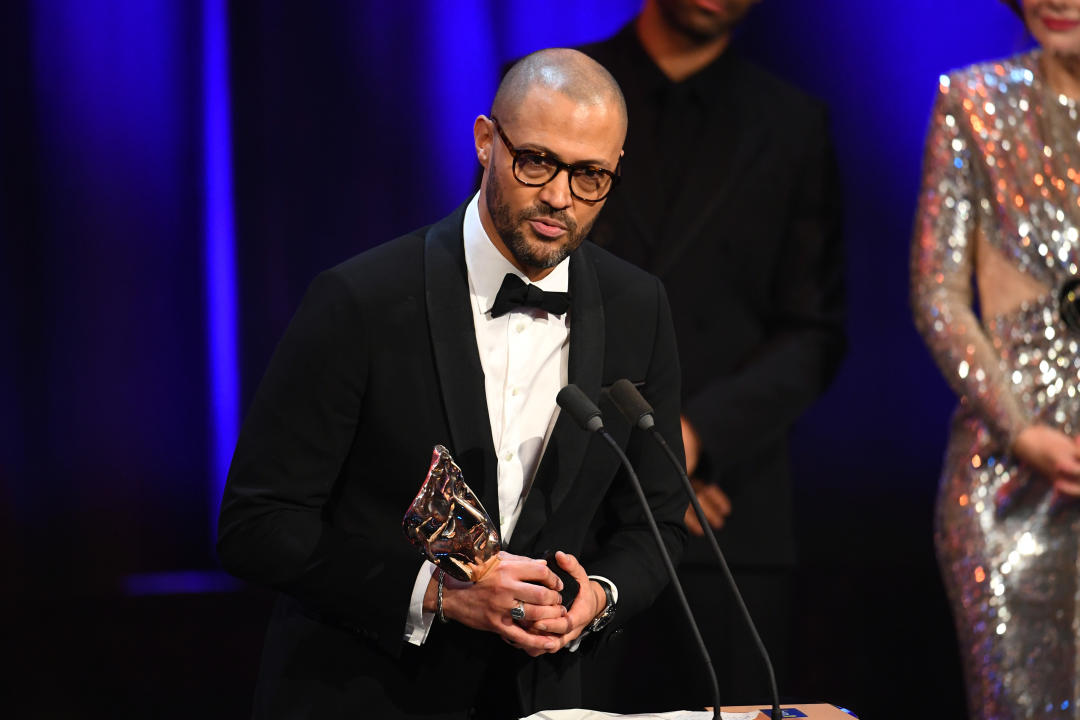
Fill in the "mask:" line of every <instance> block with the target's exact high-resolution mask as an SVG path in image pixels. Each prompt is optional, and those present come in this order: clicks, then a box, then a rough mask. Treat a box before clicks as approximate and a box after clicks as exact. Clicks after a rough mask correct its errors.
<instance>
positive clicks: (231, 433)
mask: <svg viewBox="0 0 1080 720" xmlns="http://www.w3.org/2000/svg"><path fill="white" fill-rule="evenodd" d="M226 22H227V19H226V15H225V2H224V0H204V1H203V93H204V95H203V130H204V133H203V134H204V143H205V145H204V148H203V152H204V162H205V172H206V178H205V182H206V190H205V202H206V205H205V223H206V227H205V232H206V293H207V297H206V314H207V318H206V319H207V328H208V332H209V343H208V348H209V363H210V411H211V422H210V427H211V433H212V437H211V440H210V446H211V452H210V488H209V492H210V532H211V538H212V542H213V540H214V539H215V538H216V536H217V517H218V511H219V509H220V507H221V495H222V492H223V490H224V488H225V477H226V475H227V474H228V470H229V461H230V459H231V458H232V452H233V447H234V445H235V444H236V435H237V425H238V418H239V412H238V405H239V398H238V396H239V380H238V369H237V352H236V260H235V247H234V244H235V243H234V219H233V180H232V138H231V135H230V126H229V119H230V111H229V68H228V54H227V48H226V44H227V40H226V33H227V30H226V28H227V25H226Z"/></svg>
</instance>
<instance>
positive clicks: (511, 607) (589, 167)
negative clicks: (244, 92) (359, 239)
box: [218, 50, 685, 718]
mask: <svg viewBox="0 0 1080 720" xmlns="http://www.w3.org/2000/svg"><path fill="white" fill-rule="evenodd" d="M625 132H626V114H625V105H624V103H623V99H622V95H621V93H620V91H619V88H618V85H617V84H616V83H615V81H614V80H613V79H612V78H611V76H610V75H609V74H608V73H607V72H606V71H605V70H604V69H603V68H602V67H600V66H599V65H598V64H596V63H595V62H594V61H592V60H590V59H589V58H587V57H586V56H584V55H582V54H580V53H578V52H576V51H573V50H550V51H542V52H540V53H536V54H533V55H530V56H528V57H527V58H525V59H523V60H522V61H521V62H519V63H518V64H517V65H515V66H514V68H513V69H512V70H511V71H510V73H508V74H507V76H506V77H505V78H504V80H503V82H502V83H501V85H500V87H499V90H498V93H497V95H496V97H495V100H494V102H493V104H492V111H491V115H490V116H483V115H482V116H480V117H478V118H477V119H476V122H475V125H474V128H473V134H474V142H475V148H476V154H477V157H478V159H479V161H480V164H481V165H482V166H483V167H484V174H483V180H482V183H481V187H480V191H479V193H478V194H477V195H476V196H474V197H473V198H472V199H471V200H469V201H467V202H466V203H465V204H463V205H462V206H461V207H460V208H459V209H458V210H457V211H456V212H454V213H453V214H452V215H450V216H449V217H447V218H444V219H443V220H441V221H439V222H437V223H435V224H434V225H431V226H429V227H426V228H422V229H420V230H417V231H415V232H413V233H410V234H409V235H406V236H404V237H401V238H398V239H396V240H392V241H390V242H388V243H385V244H383V245H381V246H378V247H376V248H374V249H372V250H370V251H368V252H365V253H362V254H360V255H358V256H356V257H354V258H352V259H350V260H347V261H346V262H344V263H342V264H341V265H339V266H337V267H335V268H333V269H331V270H328V271H326V272H324V273H322V274H321V275H320V276H319V277H318V278H316V280H315V281H314V283H313V284H312V286H311V287H310V288H309V290H308V292H307V294H306V296H305V298H304V300H303V302H302V304H301V306H300V308H299V310H298V311H297V313H296V315H295V316H294V318H293V319H292V321H291V323H290V325H289V327H288V329H287V330H286V332H285V335H284V337H283V338H282V340H281V342H280V344H279V345H278V347H277V349H276V351H275V353H274V356H273V358H272V360H271V362H270V366H269V368H268V369H267V372H266V375H265V377H264V378H263V381H262V383H261V384H260V386H259V388H258V391H257V393H256V396H255V398H254V401H253V403H252V407H251V409H250V411H249V414H248V416H247V418H246V419H245V422H244V425H243V428H242V430H241V434H240V439H239V442H238V444H237V449H236V454H235V456H234V459H233V463H232V467H231V469H230V473H229V479H228V483H227V486H226V489H225V497H224V500H223V503H222V510H221V518H220V525H219V543H218V549H219V553H220V556H221V560H222V563H223V565H224V566H225V568H226V569H228V570H229V571H230V572H232V573H234V574H236V575H238V576H239V577H242V578H245V579H248V580H251V581H253V582H256V583H259V584H263V585H267V586H270V587H273V588H275V589H277V590H279V591H280V596H279V600H278V602H277V605H276V607H275V611H274V615H273V618H272V620H271V623H270V627H269V629H268V632H267V637H266V643H265V648H264V651H263V659H262V665H261V668H260V676H259V684H258V688H257V691H256V699H255V714H256V716H258V717H298V716H303V717H320V718H322V717H379V718H397V717H401V718H407V717H423V718H465V717H479V718H487V717H490V718H507V717H518V716H523V715H527V714H530V713H532V712H534V711H537V710H539V709H544V708H558V707H573V706H578V705H580V704H581V692H582V688H581V681H580V673H579V669H578V663H579V658H580V656H581V654H582V653H584V652H588V651H589V650H590V649H591V647H592V646H595V645H596V644H597V642H599V641H602V640H603V639H604V638H605V636H608V635H609V633H611V632H612V628H613V627H617V626H618V625H619V624H620V623H622V622H624V621H625V620H626V619H627V618H629V617H632V616H633V615H634V614H635V613H637V612H639V611H640V610H642V609H644V608H646V607H648V606H649V604H650V603H651V602H652V601H653V599H654V597H655V596H656V594H657V593H658V592H659V591H660V589H661V588H662V587H663V585H664V584H665V582H666V575H665V572H664V566H663V563H662V560H661V558H660V555H659V551H658V549H657V548H656V546H655V544H654V541H653V537H652V534H651V532H650V530H649V527H648V524H647V521H646V519H645V517H644V515H643V512H642V510H641V509H640V508H639V506H638V505H637V502H636V496H635V494H634V492H633V490H632V489H631V488H630V487H629V486H628V484H627V481H626V478H625V477H624V474H623V472H622V470H621V469H620V465H619V461H618V459H617V458H616V456H615V455H614V454H613V453H612V452H611V449H610V448H609V447H607V446H606V444H605V443H604V442H603V441H602V440H600V439H599V438H596V437H595V436H593V435H590V434H587V433H585V432H584V431H582V430H581V429H580V428H578V427H577V426H576V425H575V423H574V421H573V419H572V418H570V417H568V416H567V415H566V414H565V413H560V412H559V410H558V409H557V407H556V404H555V395H556V393H557V392H558V390H559V389H560V388H561V387H562V386H563V385H565V384H566V383H567V382H570V383H574V384H576V385H578V386H579V387H580V388H581V389H582V390H583V391H584V392H585V394H586V395H588V396H589V397H590V398H592V399H593V400H594V401H597V402H598V403H599V404H600V407H601V409H602V410H603V411H604V417H605V418H606V420H607V426H608V429H609V430H610V431H611V433H612V435H613V436H614V437H615V438H616V440H617V441H618V442H619V444H620V445H621V446H622V447H624V448H625V449H626V452H627V454H628V455H629V457H630V459H631V461H632V462H633V464H634V465H635V467H636V468H637V470H638V473H639V475H640V478H641V481H642V483H643V485H644V488H645V492H646V495H647V497H648V498H649V502H650V504H651V505H652V508H653V510H654V512H655V514H656V517H657V522H658V524H659V527H660V530H661V534H662V536H663V538H664V541H665V544H666V545H667V546H668V548H669V549H670V550H671V551H672V552H673V553H674V555H675V556H676V557H678V555H679V554H680V552H681V549H682V546H683V543H684V541H685V528H684V527H683V525H682V514H683V504H684V499H683V498H682V497H681V496H680V488H679V482H678V479H677V476H676V475H675V474H674V472H673V470H672V469H671V467H670V465H669V464H668V462H667V461H666V458H665V457H664V456H663V455H662V454H661V452H660V451H659V450H658V448H657V447H656V446H655V445H654V444H653V443H652V442H650V439H649V438H647V437H644V436H643V435H642V434H640V433H639V431H636V430H632V429H631V428H630V426H629V425H628V424H627V423H625V422H620V421H619V419H618V416H617V413H616V412H614V411H613V408H612V406H611V405H610V403H609V402H608V401H607V399H606V396H605V395H604V393H603V392H602V390H603V388H604V387H605V386H607V385H610V384H611V383H612V382H614V381H615V380H617V379H620V378H628V379H630V380H631V381H634V382H635V383H638V384H639V385H640V387H641V389H642V392H643V394H644V395H645V396H646V398H647V399H648V400H649V401H650V402H651V403H652V404H653V406H654V408H655V409H656V417H657V422H658V424H659V425H660V426H661V428H662V429H663V430H664V431H666V432H669V433H674V432H677V431H678V427H679V425H678V417H679V405H678V403H679V368H678V359H677V355H676V350H675V339H674V333H673V329H672V324H671V319H670V313H669V310H668V306H667V299H666V296H665V292H664V290H663V287H662V286H661V284H660V283H659V281H658V280H657V279H656V278H654V277H652V276H650V275H647V274H646V273H645V272H643V271H641V270H639V269H637V268H635V267H633V266H632V265H630V264H629V263H626V262H625V261H622V260H619V259H617V258H615V257H614V256H612V255H610V254H609V253H607V252H606V251H604V250H602V249H599V248H596V247H593V246H589V245H582V241H583V239H584V237H585V235H586V234H587V232H588V231H589V228H590V227H591V226H592V224H593V222H594V221H595V219H596V217H597V214H598V213H599V212H600V210H601V208H602V207H603V206H604V204H605V201H606V199H607V197H608V194H609V193H610V192H611V191H612V190H613V189H614V186H615V185H616V184H617V176H618V172H619V161H620V157H621V154H622V144H623V139H624V137H625ZM441 161H442V157H439V156H433V157H432V162H433V163H435V164H436V167H433V168H429V170H431V171H437V170H438V167H437V163H438V162H441ZM436 444H444V445H447V446H448V447H449V448H450V449H451V451H452V452H453V455H454V457H455V459H456V461H457V463H458V464H459V465H460V467H461V469H462V471H463V476H464V478H465V480H466V482H468V483H469V485H470V486H471V487H472V489H473V490H474V491H475V493H476V495H477V497H479V498H480V499H481V501H482V502H483V504H484V506H485V507H486V508H487V509H488V510H489V512H490V511H497V512H490V514H491V516H492V517H493V518H494V521H495V522H496V523H497V524H498V526H499V529H500V531H501V535H502V543H503V547H504V552H503V553H502V555H501V556H500V562H498V563H497V564H496V565H495V567H494V569H493V570H491V571H490V572H489V573H488V574H487V575H485V576H484V577H483V578H482V579H481V580H479V581H478V582H476V583H463V582H458V581H456V580H454V579H453V578H451V577H449V576H444V575H443V574H442V572H441V571H439V570H436V569H435V568H434V566H432V565H430V564H429V563H427V562H426V561H424V562H422V561H421V557H420V555H419V554H418V551H417V550H416V549H415V548H413V547H411V546H410V545H409V544H408V542H407V541H406V539H405V536H404V534H403V531H402V516H403V515H404V512H405V510H406V508H407V507H408V505H409V503H410V501H411V500H412V499H413V497H414V495H415V494H416V492H417V489H418V488H419V485H420V483H421V481H422V480H423V477H424V472H425V470H426V468H427V466H428V463H429V460H430V458H431V453H432V448H433V447H434V446H435V445H436ZM548 550H552V551H561V552H560V553H559V554H558V556H557V558H558V560H557V562H558V564H559V565H560V566H561V568H562V569H563V570H564V571H566V572H567V573H569V574H570V575H571V576H573V577H574V579H575V580H576V581H577V582H578V583H579V584H580V587H581V591H580V592H579V593H578V595H577V597H576V599H574V601H573V603H572V604H570V606H569V608H568V609H566V608H564V607H563V606H562V605H561V604H560V600H561V597H560V591H562V590H564V589H565V588H564V585H563V583H562V581H561V580H559V578H558V577H557V576H556V575H555V574H553V573H552V572H551V571H550V570H549V569H548V566H547V565H546V564H545V563H544V562H543V560H542V559H540V560H538V559H536V558H540V557H542V556H543V555H544V553H545V552H546V551H548ZM586 568H587V570H588V571H586ZM436 617H437V618H438V620H435V618H436ZM433 620H434V622H433Z"/></svg>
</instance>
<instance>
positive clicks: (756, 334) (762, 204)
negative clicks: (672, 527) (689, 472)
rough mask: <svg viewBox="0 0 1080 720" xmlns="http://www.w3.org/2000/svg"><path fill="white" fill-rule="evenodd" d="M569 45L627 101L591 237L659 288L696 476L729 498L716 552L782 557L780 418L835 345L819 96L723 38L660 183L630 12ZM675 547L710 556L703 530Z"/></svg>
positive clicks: (653, 123)
mask: <svg viewBox="0 0 1080 720" xmlns="http://www.w3.org/2000/svg"><path fill="white" fill-rule="evenodd" d="M582 50H583V51H584V52H586V53H587V54H589V55H591V56H592V57H594V58H595V59H596V60H597V61H599V62H600V63H601V64H603V65H604V66H605V67H607V69H608V70H609V71H610V72H611V73H612V75H614V76H615V78H616V80H618V82H619V84H620V86H621V87H622V90H623V92H624V94H625V96H626V101H627V107H628V111H629V116H630V126H629V135H628V138H627V142H626V146H625V150H626V155H625V157H624V159H623V173H622V180H623V181H622V183H621V184H620V186H619V187H618V188H616V190H615V192H614V193H612V195H611V197H610V198H609V199H608V202H607V206H606V207H605V208H604V212H603V213H601V215H600V217H599V219H598V220H597V223H596V226H595V228H594V230H593V233H592V239H593V240H594V241H595V242H596V243H597V244H599V245H601V246H603V247H605V248H607V249H608V250H611V251H612V252H614V253H615V254H616V255H619V256H620V257H623V258H626V259H628V260H630V261H631V262H633V263H635V264H636V265H638V266H640V267H642V268H645V269H646V270H649V271H650V272H652V273H655V274H656V275H658V276H659V277H660V279H661V280H662V281H663V282H664V285H665V287H666V288H667V290H668V294H669V297H670V300H671V308H672V315H673V317H674V322H675V331H676V336H677V337H678V346H679V356H680V359H681V362H682V369H683V376H682V380H683V386H682V392H683V412H684V413H685V414H686V415H687V417H688V418H689V419H690V421H691V423H692V424H693V425H694V427H695V428H697V430H698V432H699V433H700V435H701V438H702V442H703V445H704V461H703V462H704V464H703V467H702V471H703V474H704V477H705V479H708V480H711V481H712V482H716V483H718V484H719V485H720V486H721V487H722V488H723V489H724V490H725V491H726V492H727V493H728V495H729V496H730V498H731V501H732V506H733V513H732V515H731V516H730V518H728V522H727V524H726V525H725V527H724V528H723V530H722V531H721V532H719V533H718V534H717V539H718V540H719V542H720V544H721V546H722V547H723V548H724V552H725V553H726V554H727V556H728V558H729V560H730V561H731V562H732V564H735V565H740V566H761V565H784V564H788V563H790V562H792V561H793V559H794V542H793V539H792V529H791V528H792V509H791V498H790V495H791V491H790V480H789V473H788V459H787V432H788V429H789V428H790V426H791V424H792V423H793V422H794V421H795V420H796V419H797V418H798V417H799V415H801V414H802V413H803V412H804V411H805V410H806V409H807V407H808V406H809V405H810V404H811V403H812V402H813V400H815V399H816V398H817V397H818V396H819V395H820V394H821V393H822V392H823V391H824V389H825V387H826V385H827V384H828V382H829V381H830V379H831V378H832V376H833V374H834V373H835V371H836V369H837V366H838V364H839V361H840V357H841V355H842V352H843V345H844V339H843V338H844V336H843V315H842V309H843V308H842V305H843V287H842V278H843V247H842V243H841V238H840V222H839V216H840V212H839V196H840V192H839V188H838V183H837V177H836V172H835V163H834V157H833V153H832V148H831V144H830V141H829V133H828V125H827V122H826V115H825V111H824V108H823V107H822V106H821V105H820V104H819V103H818V102H816V101H814V100H812V99H810V98H809V97H807V96H805V95H803V94H802V93H801V92H799V91H798V90H796V89H794V88H792V87H791V86H789V85H787V84H785V83H783V82H781V81H779V80H777V79H776V78H774V77H773V76H771V75H769V74H768V73H766V72H765V71H763V70H761V69H759V68H757V67H756V66H754V65H752V64H751V63H749V62H746V61H744V60H742V59H741V58H740V57H739V56H738V55H737V54H736V53H735V52H734V50H728V51H727V52H725V53H724V55H722V56H721V57H720V58H719V59H718V60H717V61H716V63H714V65H713V66H711V67H710V68H708V69H707V70H706V71H703V72H702V73H701V74H700V75H699V76H698V77H696V78H695V79H693V80H692V82H693V83H694V84H696V88H695V89H696V91H697V92H699V93H700V94H701V95H702V96H704V97H705V98H706V101H705V103H704V104H705V107H706V109H705V110H704V112H705V120H704V123H703V126H702V128H701V131H700V133H699V134H697V135H696V136H695V137H694V141H693V144H692V146H691V147H692V150H691V152H690V153H689V154H688V156H687V158H686V164H685V170H683V171H682V172H681V173H679V175H678V176H677V183H676V184H675V186H674V188H673V187H671V186H668V187H664V186H662V185H663V184H664V178H665V177H666V178H670V177H671V175H670V173H667V174H665V162H666V159H665V157H664V156H663V155H662V149H661V143H659V142H657V140H658V139H659V138H658V135H659V133H662V132H664V129H663V126H662V125H661V120H660V118H659V117H658V113H659V112H660V110H659V109H658V104H659V102H660V98H661V95H662V87H663V85H664V84H665V83H666V80H665V79H664V78H663V76H662V74H661V73H660V70H659V69H658V68H657V67H656V65H655V64H654V63H653V62H652V60H651V59H650V58H649V57H648V56H647V55H646V53H645V51H644V50H643V49H642V47H641V45H640V43H639V42H638V40H637V37H636V35H635V33H634V28H633V25H632V24H631V25H627V26H626V27H625V28H623V30H622V31H620V32H619V33H618V34H617V35H615V36H614V37H613V38H611V39H609V40H606V41H604V42H600V43H597V44H594V45H590V46H586V47H584V48H582ZM683 89H685V88H683ZM668 121H670V119H667V120H665V121H664V122H668ZM658 216H659V217H666V218H667V221H666V223H664V224H662V225H660V226H658V225H657V223H656V218H657V217H658ZM686 560H687V561H700V562H707V563H711V562H712V561H711V560H710V559H709V553H708V551H707V546H706V544H705V543H704V542H701V543H697V542H695V543H691V545H690V546H689V548H688V550H687V558H686Z"/></svg>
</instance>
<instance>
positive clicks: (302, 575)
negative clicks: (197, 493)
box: [218, 271, 419, 650]
mask: <svg viewBox="0 0 1080 720" xmlns="http://www.w3.org/2000/svg"><path fill="white" fill-rule="evenodd" d="M363 327H364V319H363V315H362V313H361V311H360V306H359V303H358V302H357V300H356V298H354V297H353V295H352V292H351V289H350V288H349V287H348V286H347V284H346V283H345V282H344V281H343V280H342V279H341V278H339V277H338V276H337V275H336V274H335V273H334V271H328V272H325V273H323V274H322V275H320V276H319V277H318V278H316V280H315V281H314V282H313V283H312V285H311V287H310V288H309V290H308V292H307V294H306V295H305V297H304V300H303V302H302V303H301V305H300V308H299V309H298V311H297V312H296V315H295V316H294V317H293V319H292V321H291V322H290V324H289V327H288V329H287V330H286V332H285V334H284V336H283V338H282V340H281V342H280V343H279V345H278V347H277V349H276V351H275V352H274V355H273V358H272V359H271V361H270V365H269V367H268V369H267V371H266V374H265V376H264V377H263V380H262V382H261V383H260V385H259V388H258V390H257V392H256V394H255V398H254V401H253V403H252V407H251V409H250V411H249V413H248V416H247V418H246V420H245V422H244V425H243V428H242V430H241V432H240V437H239V440H238V443H237V448H236V453H235V455H234V457H233V462H232V466H231V468H230V471H229V477H228V482H227V485H226V490H225V496H224V499H223V501H222V509H221V517H220V523H219V541H218V552H219V555H220V558H221V562H222V565H223V566H224V567H225V568H226V569H227V570H228V571H229V572H231V573H233V574H235V575H237V576H239V577H242V578H244V579H247V580H251V581H253V582H256V583H258V584H261V585H267V586H270V587H274V588H276V589H279V590H282V591H284V592H287V593H289V594H291V595H293V596H295V597H297V598H298V599H300V600H301V602H303V603H304V606H305V607H307V608H310V609H312V610H314V611H315V612H318V613H322V614H324V615H325V616H326V617H327V618H331V619H334V620H337V621H339V622H340V623H341V624H343V625H346V626H355V627H357V628H359V627H360V626H363V627H365V628H379V629H380V631H379V632H378V633H377V634H378V635H379V637H380V639H383V638H386V639H387V640H389V642H388V643H387V646H388V649H391V650H395V649H396V646H397V645H398V644H399V643H400V639H401V634H402V631H403V629H404V622H405V614H406V610H407V606H408V601H407V598H408V594H409V591H410V590H411V586H412V582H413V580H414V579H415V573H416V569H417V567H418V565H419V563H418V562H417V561H415V560H413V561H411V562H386V558H385V556H384V555H382V554H381V553H376V552H372V548H371V544H370V539H367V538H365V537H363V536H362V535H361V534H357V533H346V532H344V531H343V530H342V529H341V528H340V527H338V526H335V525H333V524H331V523H328V522H326V520H325V518H324V515H323V514H324V512H325V511H326V508H327V505H328V504H329V503H330V501H331V497H332V495H333V493H334V490H335V488H334V482H335V480H336V479H337V478H338V477H339V474H340V471H341V466H342V464H343V462H344V460H345V458H346V457H347V456H348V454H349V451H350V448H351V446H352V444H353V436H354V433H355V432H356V430H357V419H358V417H359V415H360V412H359V408H360V406H361V403H362V400H363V397H364V393H365V384H366V377H367V371H366V369H367V366H368V362H369V358H368V352H367V342H366V336H365V332H364V329H363ZM418 484H419V481H418ZM403 510H404V508H403ZM401 544H402V549H403V551H407V548H406V544H405V542H404V540H402V543H401ZM376 577H377V578H378V579H377V588H378V591H376V589H375V588H376V583H375V582H373V579H374V578H376ZM402 596H403V597H402ZM390 598H393V599H395V600H396V601H397V602H396V604H395V603H394V602H391V601H388V600H389V599H390ZM395 627H396V632H395V631H394V630H393V628H395Z"/></svg>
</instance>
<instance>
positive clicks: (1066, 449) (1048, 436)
mask: <svg viewBox="0 0 1080 720" xmlns="http://www.w3.org/2000/svg"><path fill="white" fill-rule="evenodd" d="M1012 452H1013V454H1014V455H1016V457H1017V458H1019V459H1020V460H1021V461H1023V462H1024V463H1026V464H1027V465H1029V466H1031V467H1032V468H1033V469H1034V470H1035V471H1037V472H1038V473H1039V474H1040V475H1042V476H1043V477H1045V478H1047V479H1048V480H1050V482H1051V483H1053V485H1054V490H1055V491H1056V492H1058V493H1061V494H1063V495H1072V496H1076V497H1080V442H1078V440H1077V438H1071V437H1069V436H1068V435H1066V434H1065V433H1063V432H1061V431H1060V430H1056V429H1054V428H1052V427H1050V426H1048V425H1030V426H1028V427H1026V428H1024V429H1023V430H1021V431H1020V433H1019V434H1018V435H1017V436H1016V441H1015V442H1014V443H1013V446H1012Z"/></svg>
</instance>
